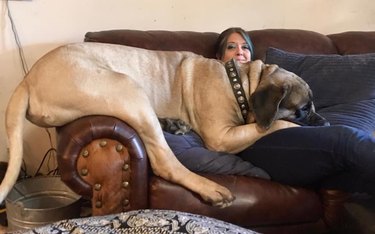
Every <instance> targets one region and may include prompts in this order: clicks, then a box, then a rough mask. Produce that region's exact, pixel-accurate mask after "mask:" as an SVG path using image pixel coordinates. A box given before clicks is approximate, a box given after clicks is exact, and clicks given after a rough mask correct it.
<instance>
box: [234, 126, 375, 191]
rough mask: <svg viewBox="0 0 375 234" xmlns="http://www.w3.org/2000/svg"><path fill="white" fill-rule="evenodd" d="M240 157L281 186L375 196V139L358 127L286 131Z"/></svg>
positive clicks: (267, 139)
mask: <svg viewBox="0 0 375 234" xmlns="http://www.w3.org/2000/svg"><path fill="white" fill-rule="evenodd" d="M239 156H240V157H241V158H242V159H244V160H246V161H250V162H252V163H253V164H254V165H255V166H258V167H260V168H263V169H264V170H265V171H267V172H268V173H269V174H270V176H271V178H272V179H273V180H274V181H277V182H280V183H284V184H289V185H294V186H305V187H306V186H307V187H315V188H331V189H340V190H343V191H347V192H368V193H371V194H375V138H374V137H373V136H371V134H369V133H366V132H363V131H360V130H357V129H354V128H350V127H346V126H339V125H337V126H329V127H297V128H289V129H283V130H279V131H276V132H274V133H272V134H269V135H267V136H265V137H263V138H261V139H260V140H258V141H257V142H256V143H255V144H254V145H252V146H251V147H249V148H247V149H246V150H244V151H243V152H241V153H240V154H239Z"/></svg>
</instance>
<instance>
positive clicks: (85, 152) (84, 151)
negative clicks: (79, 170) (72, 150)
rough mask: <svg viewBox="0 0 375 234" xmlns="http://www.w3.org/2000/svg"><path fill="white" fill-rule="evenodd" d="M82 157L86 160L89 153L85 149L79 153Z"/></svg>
mask: <svg viewBox="0 0 375 234" xmlns="http://www.w3.org/2000/svg"><path fill="white" fill-rule="evenodd" d="M81 155H82V157H84V158H87V157H88V156H89V151H88V150H87V149H85V150H83V151H82V153H81Z"/></svg>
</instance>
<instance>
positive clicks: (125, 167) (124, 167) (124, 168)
mask: <svg viewBox="0 0 375 234" xmlns="http://www.w3.org/2000/svg"><path fill="white" fill-rule="evenodd" d="M129 167H130V166H129V164H128V163H125V164H124V166H122V170H123V171H127V170H129Z"/></svg>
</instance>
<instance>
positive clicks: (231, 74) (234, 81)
mask: <svg viewBox="0 0 375 234" xmlns="http://www.w3.org/2000/svg"><path fill="white" fill-rule="evenodd" d="M225 70H226V71H227V74H228V78H229V81H230V84H231V86H232V90H233V94H234V96H235V97H236V100H237V104H238V106H239V107H240V109H241V114H242V117H243V119H244V121H245V123H246V119H247V114H248V113H249V110H250V108H249V104H248V103H247V101H246V96H245V91H244V89H243V87H242V83H241V78H240V75H239V74H238V69H237V67H236V63H235V61H234V59H231V60H230V61H228V62H227V63H226V64H225Z"/></svg>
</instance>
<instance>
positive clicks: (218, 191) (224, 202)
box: [201, 184, 235, 208]
mask: <svg viewBox="0 0 375 234" xmlns="http://www.w3.org/2000/svg"><path fill="white" fill-rule="evenodd" d="M209 187H211V186H208V187H206V189H205V191H204V192H203V193H201V197H202V198H203V200H204V201H205V202H208V203H210V204H211V205H213V206H216V207H219V208H225V207H228V206H230V205H232V202H233V201H234V199H235V197H234V196H233V194H232V193H231V192H230V191H229V190H228V189H227V188H226V187H223V186H221V185H219V184H215V185H213V186H212V188H209Z"/></svg>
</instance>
